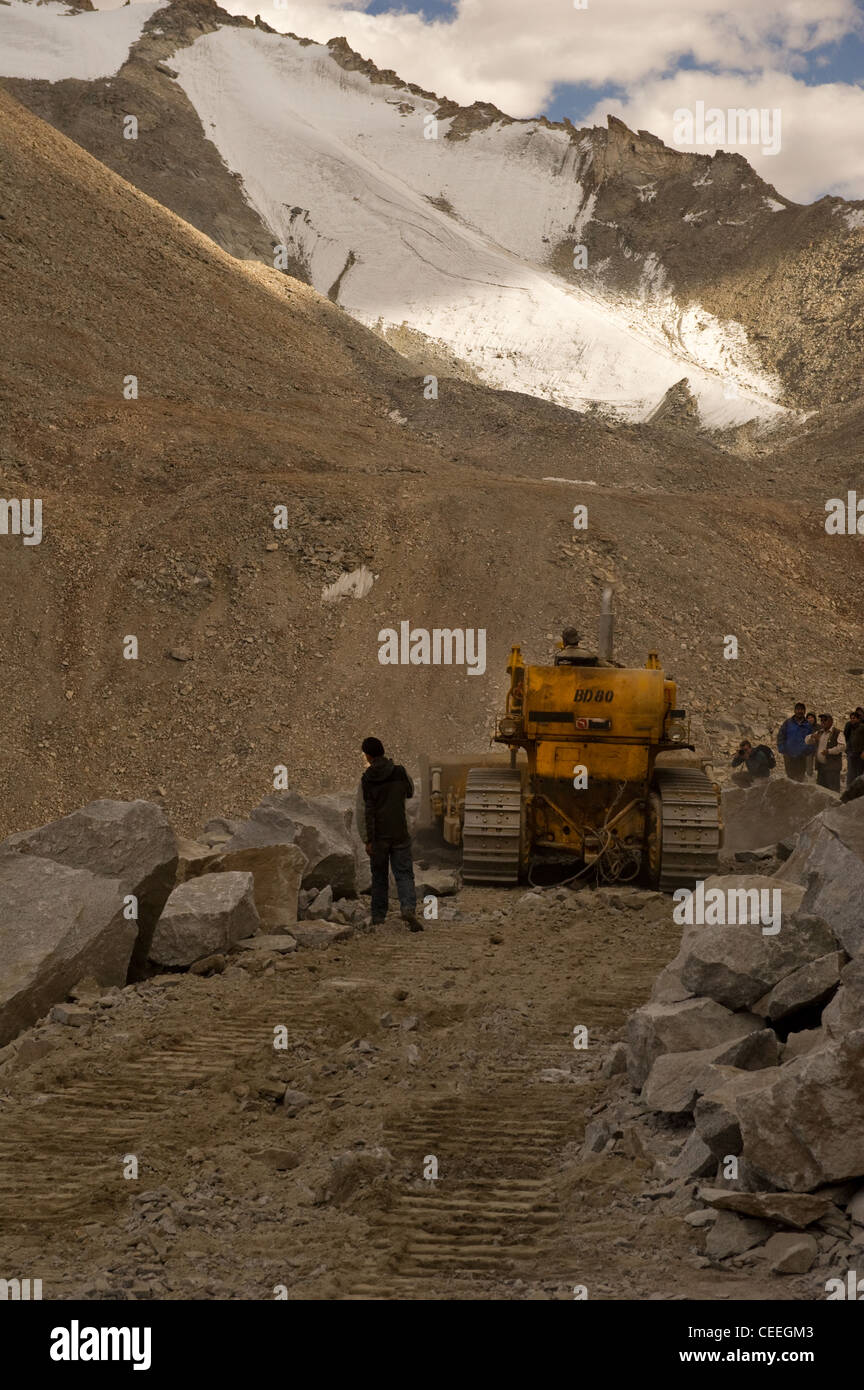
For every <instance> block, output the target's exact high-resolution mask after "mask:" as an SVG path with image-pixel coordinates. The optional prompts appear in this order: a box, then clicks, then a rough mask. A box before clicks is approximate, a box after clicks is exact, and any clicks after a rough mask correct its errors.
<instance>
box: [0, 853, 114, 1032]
mask: <svg viewBox="0 0 864 1390" xmlns="http://www.w3.org/2000/svg"><path fill="white" fill-rule="evenodd" d="M123 899H124V885H123V884H122V883H121V882H120V881H119V880H117V879H110V878H107V877H103V876H102V875H97V874H95V873H91V872H90V871H89V870H88V869H80V868H70V867H68V866H67V865H65V864H60V863H57V862H56V861H55V860H53V859H42V858H40V857H38V856H37V855H35V854H32V853H20V852H18V851H16V850H12V851H6V852H2V853H0V961H2V968H0V1047H2V1046H3V1045H4V1044H5V1043H8V1042H10V1041H11V1040H12V1038H14V1037H16V1036H17V1034H18V1033H20V1032H21V1031H22V1029H24V1028H27V1027H29V1025H30V1024H31V1023H35V1022H36V1020H37V1019H38V1018H41V1017H42V1016H43V1014H45V1013H47V1012H48V1010H49V1009H50V1008H51V1007H52V1005H53V1004H59V1003H61V1002H62V1001H63V1000H64V999H65V998H66V997H67V995H68V993H69V990H70V989H71V988H72V987H73V985H75V983H76V982H77V981H78V980H80V979H82V978H83V977H84V976H92V977H93V978H94V979H95V980H96V981H98V983H99V984H100V985H102V986H106V985H124V984H125V983H126V976H127V972H128V969H129V962H130V959H131V956H132V950H133V947H134V946H135V942H136V938H137V935H138V933H137V927H136V924H135V922H134V921H129V920H127V919H126V917H125V916H124V903H123Z"/></svg>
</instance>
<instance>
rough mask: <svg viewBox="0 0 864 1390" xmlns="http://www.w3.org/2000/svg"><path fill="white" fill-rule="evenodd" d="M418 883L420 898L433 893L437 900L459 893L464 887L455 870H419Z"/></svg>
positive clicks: (417, 874)
mask: <svg viewBox="0 0 864 1390" xmlns="http://www.w3.org/2000/svg"><path fill="white" fill-rule="evenodd" d="M416 882H417V893H418V895H419V896H420V897H425V896H426V894H427V893H433V894H434V895H435V897H436V898H446V897H449V896H450V895H451V894H453V893H458V892H459V890H460V888H461V887H462V881H461V879H460V877H459V874H458V873H456V871H455V870H454V869H418V870H417V873H416Z"/></svg>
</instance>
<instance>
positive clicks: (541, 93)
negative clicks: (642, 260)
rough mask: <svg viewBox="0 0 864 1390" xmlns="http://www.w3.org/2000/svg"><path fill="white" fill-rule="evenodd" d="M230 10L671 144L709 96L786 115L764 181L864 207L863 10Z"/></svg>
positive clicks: (247, 6)
mask: <svg viewBox="0 0 864 1390" xmlns="http://www.w3.org/2000/svg"><path fill="white" fill-rule="evenodd" d="M578 2H579V3H580V4H581V3H582V0H578ZM97 3H98V0H97ZM102 3H104V0H102ZM109 3H110V0H109ZM221 3H222V5H223V6H224V8H226V9H228V10H230V11H232V12H233V13H235V14H241V13H242V14H248V15H250V16H254V15H255V14H260V15H261V17H262V19H264V20H266V22H267V23H268V24H270V25H272V27H273V28H274V29H279V30H280V31H282V32H288V31H291V32H293V33H296V34H300V35H303V36H304V37H307V38H313V39H320V40H326V39H329V38H333V37H335V36H336V35H338V34H344V35H345V37H346V38H347V39H348V42H349V43H350V44H351V46H352V47H353V48H355V49H357V51H358V52H360V53H361V54H363V56H364V57H368V58H371V59H372V60H373V61H374V62H375V63H377V64H378V66H379V67H389V68H395V70H396V71H397V72H398V73H399V75H400V76H401V77H402V78H404V79H405V80H406V81H408V82H416V83H419V84H420V86H422V87H427V88H430V89H431V90H433V91H435V92H437V93H438V95H439V96H448V97H452V98H454V99H455V100H456V101H459V102H462V103H464V104H470V103H471V102H473V101H478V100H480V101H492V102H494V103H495V105H496V106H499V107H500V108H501V109H502V110H503V111H506V112H507V113H508V114H509V115H512V116H536V115H540V114H545V115H548V116H550V117H551V118H553V119H555V120H560V119H561V118H562V117H564V116H567V117H569V118H570V120H572V121H573V122H575V123H576V124H577V125H591V124H603V125H605V123H606V113H607V112H612V113H613V114H614V115H617V116H620V117H621V118H622V119H623V120H625V121H626V122H627V124H628V125H630V126H632V127H634V128H642V129H646V130H650V131H653V132H654V134H656V135H659V136H660V137H661V138H662V139H664V140H667V141H668V142H669V143H672V135H673V128H674V121H673V116H674V112H675V111H676V110H677V109H679V108H690V109H694V110H695V109H696V103H698V102H700V101H701V102H703V103H704V104H705V106H706V107H708V108H710V107H717V108H720V109H721V110H726V109H728V108H732V107H748V108H750V107H756V108H758V109H762V108H765V109H766V110H768V111H772V112H773V111H774V110H777V109H779V111H780V113H781V131H782V140H781V148H780V151H779V153H777V154H775V155H762V154H761V153H760V152H759V150H754V149H751V148H746V149H745V148H743V147H741V153H743V154H745V155H746V156H747V157H748V158H749V159H750V160H751V162H752V163H753V164H754V165H755V167H756V168H757V170H758V171H759V173H760V174H761V175H762V177H763V178H765V179H767V180H768V182H769V183H773V184H774V186H775V187H776V188H778V189H779V191H780V192H781V193H783V194H785V195H786V197H788V198H794V199H797V200H798V201H801V202H807V201H810V200H811V199H813V198H818V197H820V196H821V195H822V194H823V193H839V194H842V195H843V196H844V197H847V198H864V9H862V4H861V3H855V0H725V2H724V4H723V5H719V4H716V3H713V0H650V3H649V0H587V6H586V8H584V9H580V8H576V5H575V4H574V0H405V2H404V3H393V0H366V3H363V0H357V3H355V4H350V5H348V4H344V3H341V0H280V3H279V4H278V5H276V4H272V3H271V4H268V3H266V0H260V3H259V0H221ZM681 147H682V148H686V146H683V145H682V146H681ZM691 148H692V146H691ZM713 148H714V146H713V145H710V144H709V145H703V146H700V149H707V150H708V151H709V152H710V150H711V149H713ZM729 148H733V147H732V146H729Z"/></svg>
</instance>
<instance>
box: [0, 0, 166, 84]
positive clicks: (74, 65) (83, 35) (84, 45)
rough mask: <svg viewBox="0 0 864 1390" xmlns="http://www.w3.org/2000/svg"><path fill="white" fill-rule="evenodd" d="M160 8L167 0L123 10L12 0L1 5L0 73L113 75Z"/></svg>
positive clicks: (49, 77)
mask: <svg viewBox="0 0 864 1390" xmlns="http://www.w3.org/2000/svg"><path fill="white" fill-rule="evenodd" d="M161 8H162V0H145V2H144V3H143V4H137V3H136V4H134V5H124V6H123V7H122V8H121V9H119V10H104V11H97V12H94V13H93V14H89V13H84V14H70V13H69V11H68V9H67V7H66V6H65V5H58V4H54V3H47V4H40V5H33V4H23V3H21V0H11V3H9V4H7V3H4V4H3V5H0V73H2V76H3V77H34V78H41V79H43V80H44V81H46V82H60V81H62V80H63V79H64V78H67V77H77V78H80V79H81V80H82V81H84V82H90V81H92V80H93V79H94V78H96V77H111V76H113V74H114V73H115V72H116V71H117V69H118V68H119V67H121V66H122V65H123V63H125V61H126V59H127V57H128V56H129V49H130V48H131V46H132V44H133V43H135V41H136V40H137V39H139V38H140V37H141V30H142V29H143V28H144V25H145V24H146V23H147V20H148V19H149V18H150V16H151V15H153V14H155V13H156V11H157V10H160V9H161Z"/></svg>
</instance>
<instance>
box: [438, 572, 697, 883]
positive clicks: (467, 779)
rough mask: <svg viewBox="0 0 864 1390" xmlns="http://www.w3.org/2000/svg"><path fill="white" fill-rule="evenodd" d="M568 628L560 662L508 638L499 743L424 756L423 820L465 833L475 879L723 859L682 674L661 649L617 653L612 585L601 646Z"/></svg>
mask: <svg viewBox="0 0 864 1390" xmlns="http://www.w3.org/2000/svg"><path fill="white" fill-rule="evenodd" d="M572 636H575V638H576V642H575V644H573V645H568V644H567V637H568V633H565V644H564V646H563V649H562V650H560V651H559V652H558V653H557V654H556V656H555V660H554V664H551V665H545V666H532V665H527V664H526V663H525V661H524V660H523V657H522V652H521V649H520V648H519V647H513V649H512V651H511V655H510V662H509V664H508V667H507V671H508V674H509V677H510V685H509V689H508V691H507V700H506V708H505V711H504V713H503V714H502V715H501V716H500V717H499V719H498V721H497V724H496V729H495V733H494V734H493V742H494V743H497V744H499V745H503V746H504V747H503V748H502V750H501V751H499V752H490V753H486V754H480V755H479V756H473V757H472V756H470V755H468V756H465V755H461V756H447V757H441V758H432V757H430V758H428V759H424V760H423V762H424V766H423V767H422V769H421V788H422V798H423V800H422V806H421V811H420V827H421V828H423V827H426V828H432V827H434V826H437V827H438V828H439V829H440V831H441V833H442V834H443V837H444V839H445V841H447V842H448V843H449V844H452V845H457V846H461V849H462V869H463V876H464V878H465V879H466V881H467V882H474V883H478V882H479V883H483V882H487V883H517V882H518V881H519V880H520V879H524V878H531V876H532V874H533V873H534V872H535V871H536V870H538V868H539V866H540V865H542V864H544V863H545V864H550V865H560V866H562V867H561V869H560V873H561V874H562V875H564V876H565V881H573V880H575V879H578V878H579V877H581V876H584V875H588V874H593V875H594V877H596V878H599V879H600V880H601V881H605V882H626V881H630V880H635V879H637V878H638V879H641V881H642V882H644V883H647V884H649V885H650V886H651V887H654V888H659V889H661V890H662V891H664V892H672V891H673V890H674V889H676V888H681V887H684V888H692V886H693V885H694V883H695V882H696V881H697V880H698V879H700V878H705V877H707V876H708V875H710V874H711V873H713V872H715V870H716V867H717V854H718V851H719V849H720V845H721V843H722V828H721V821H720V789H719V787H718V786H717V784H716V783H715V782H714V781H713V780H712V778H711V777H710V776H709V775H708V771H706V768H707V767H708V764H706V763H705V762H703V761H702V760H701V759H700V758H699V757H698V756H697V754H696V750H695V748H694V745H693V744H692V743H691V742H690V729H689V721H688V719H687V716H686V713H685V711H684V710H683V709H680V708H678V704H677V694H676V686H675V682H674V681H672V680H669V679H667V678H666V676H665V674H664V672H663V670H662V669H661V667H660V662H659V660H658V658H657V654H656V652H651V653H650V654H649V656H648V660H647V662H646V663H645V666H644V667H642V668H638V667H634V668H630V669H628V668H625V667H622V666H620V665H618V664H617V663H616V662H614V661H613V660H612V615H611V593H610V591H607V593H606V594H604V604H603V613H602V615H601V622H600V645H599V651H598V653H597V654H596V655H595V654H593V653H590V652H586V651H585V650H584V649H583V648H581V647H580V646H579V644H578V642H579V639H578V634H575V633H573V634H572ZM571 640H572V639H571ZM505 748H506V749H508V750H509V754H508V753H507V752H505V751H504V749H505ZM564 866H566V867H564ZM571 869H572V873H571Z"/></svg>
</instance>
